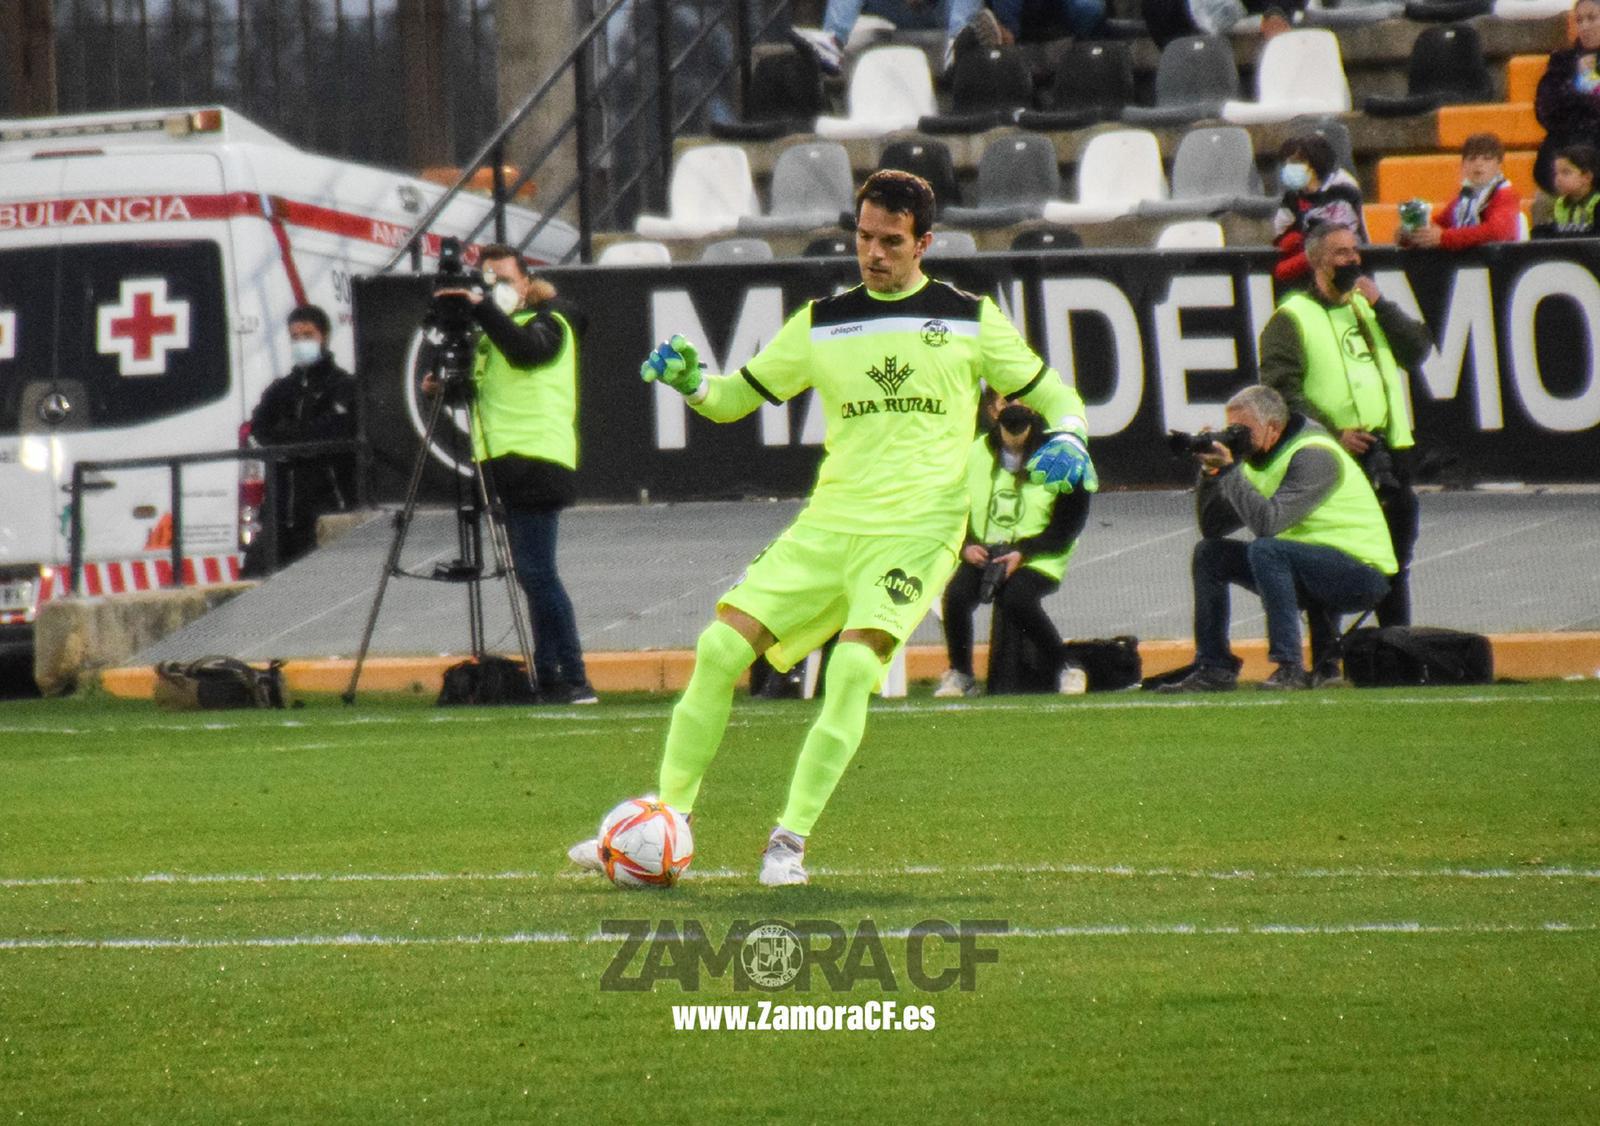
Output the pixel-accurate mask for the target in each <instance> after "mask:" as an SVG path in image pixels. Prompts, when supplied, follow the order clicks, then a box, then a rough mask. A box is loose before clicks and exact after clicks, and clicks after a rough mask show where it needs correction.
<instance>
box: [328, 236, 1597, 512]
mask: <svg viewBox="0 0 1600 1126" xmlns="http://www.w3.org/2000/svg"><path fill="white" fill-rule="evenodd" d="M1365 261H1366V265H1367V267H1368V269H1369V271H1370V272H1371V273H1372V274H1373V275H1374V277H1375V278H1376V280H1377V282H1378V285H1379V287H1380V288H1381V289H1382V291H1383V293H1384V295H1385V296H1387V297H1391V298H1393V299H1395V300H1396V301H1398V302H1399V303H1400V304H1401V305H1402V306H1403V307H1404V308H1406V309H1407V310H1408V311H1409V312H1411V313H1412V314H1413V315H1415V316H1420V317H1421V318H1422V319H1423V320H1424V321H1425V322H1426V323H1427V324H1428V326H1429V328H1430V329H1431V330H1432V332H1433V334H1434V337H1435V339H1436V341H1437V343H1438V349H1437V350H1436V351H1435V352H1434V353H1433V354H1432V355H1431V356H1430V357H1429V359H1428V360H1427V361H1426V362H1425V363H1424V364H1423V365H1421V366H1420V367H1419V368H1418V369H1417V370H1416V371H1413V372H1412V373H1411V379H1410V390H1411V399H1412V407H1413V417H1414V420H1415V424H1416V430H1417V440H1418V444H1419V447H1420V448H1421V449H1422V450H1423V451H1424V452H1430V451H1431V452H1432V453H1434V454H1435V455H1439V454H1448V455H1450V458H1451V460H1453V462H1454V464H1455V465H1456V467H1457V469H1456V473H1457V476H1458V477H1460V478H1462V479H1466V480H1473V481H1524V482H1573V481H1580V482H1581V481H1597V480H1600V371H1597V367H1596V355H1597V348H1596V344H1597V342H1600V241H1590V240H1570V241H1562V242H1551V243H1521V244H1511V245H1504V246H1496V247H1490V248H1486V249H1483V250H1479V251H1474V252H1467V253H1459V254H1449V253H1441V252H1432V253H1430V252H1416V251H1413V252H1401V251H1395V250H1372V251H1370V252H1368V253H1367V255H1366V259H1365ZM1272 262H1273V255H1272V253H1271V252H1270V251H1260V250H1240V251H1229V250H1223V251H1204V252H1199V251H1197V252H1193V253H1185V252H1176V253H1175V252H1171V251H1163V252H1159V253H1157V252H1154V251H1116V252H1104V253H1080V252H1074V253H1069V254H1050V255H1029V254H993V255H980V256H977V257H972V258H961V259H949V260H946V261H942V262H934V263H930V264H928V267H927V270H928V273H930V274H932V275H934V276H936V277H941V278H944V279H946V280H949V281H951V282H953V283H955V284H957V285H960V286H962V287H963V288H966V289H970V290H972V291H974V292H979V293H984V294H987V295H990V296H992V297H994V298H995V300H996V301H997V302H999V304H1000V307H1001V309H1002V311H1003V312H1005V313H1006V314H1007V315H1008V316H1009V317H1010V318H1011V319H1012V320H1013V321H1014V322H1015V323H1017V324H1018V326H1019V327H1020V328H1021V329H1022V331H1023V332H1024V334H1025V335H1026V336H1027V338H1028V340H1029V341H1030V342H1031V343H1032V344H1033V345H1034V347H1035V348H1036V349H1037V350H1038V351H1039V353H1040V354H1041V355H1042V356H1044V357H1045V358H1046V359H1047V360H1048V361H1049V362H1050V363H1051V364H1052V365H1053V366H1055V367H1056V369H1057V370H1059V371H1060V372H1061V373H1062V375H1063V376H1065V377H1066V378H1067V379H1069V380H1075V381H1076V383H1077V386H1078V389H1079V391H1080V392H1081V393H1082V394H1083V396H1084V399H1085V401H1086V403H1087V404H1088V406H1089V424H1090V432H1091V438H1092V446H1093V450H1094V455H1095V461H1096V465H1097V466H1098V467H1099V470H1100V478H1101V481H1102V483H1103V485H1104V487H1108V488H1116V487H1132V486H1151V485H1173V484H1179V483H1183V482H1185V481H1187V480H1188V477H1189V467H1188V466H1187V465H1185V464H1183V463H1181V462H1177V461H1175V460H1174V459H1173V458H1172V457H1171V456H1170V455H1169V454H1168V453H1167V451H1166V445H1165V442H1164V441H1163V435H1164V434H1165V432H1166V431H1167V430H1169V429H1182V430H1195V429H1199V428H1201V427H1204V426H1208V425H1214V424H1216V423H1218V422H1220V421H1221V416H1222V407H1221V404H1222V403H1223V402H1224V401H1225V400H1226V399H1227V398H1228V396H1229V395H1230V394H1232V393H1233V392H1234V391H1235V390H1237V389H1238V388H1240V387H1242V386H1244V385H1245V384H1246V383H1249V382H1252V381H1253V380H1254V379H1255V371H1256V357H1255V341H1256V339H1257V337H1258V336H1259V334H1260V331H1261V327H1262V325H1264V324H1265V322H1266V319H1267V317H1269V316H1270V315H1271V313H1272V308H1273V301H1274V297H1275V290H1274V284H1273V281H1272V276H1271V267H1272ZM546 276H547V277H548V278H549V279H550V280H551V281H552V282H554V283H555V285H556V286H557V287H558V288H559V289H560V290H561V293H562V296H563V297H565V298H568V299H569V300H573V301H576V302H577V303H578V304H580V305H582V306H583V307H584V308H585V309H586V310H587V312H588V314H589V317H590V325H589V331H588V333H587V335H586V337H585V338H584V340H583V342H582V348H581V355H582V361H581V363H582V367H581V392H580V395H581V401H580V416H581V420H580V451H581V453H580V459H581V465H580V467H579V492H580V495H581V496H583V497H584V498H585V499H590V500H636V499H638V498H639V497H640V496H641V494H642V493H647V494H648V495H649V496H650V497H651V498H653V499H658V500H686V499H707V498H724V497H739V496H798V495H802V494H804V493H805V492H806V491H807V490H808V489H809V488H810V486H811V482H812V478H813V476H814V474H815V471H816V465H817V461H818V457H819V454H820V445H821V440H822V433H823V420H822V419H821V418H820V417H818V408H817V406H816V404H815V403H814V396H812V395H811V394H809V393H807V394H804V395H801V396H799V397H798V398H796V399H794V400H793V401H791V402H789V403H786V404H783V405H782V406H770V407H763V408H762V409H761V410H760V411H758V412H757V413H756V414H754V415H752V416H750V417H749V418H746V419H744V420H742V421H740V422H737V423H732V424H728V425H721V426H719V425H715V424H713V423H710V422H707V421H705V420H704V419H701V418H700V417H699V416H697V415H695V414H694V413H693V412H692V411H689V410H688V409H687V408H686V407H685V406H684V404H683V403H682V401H681V399H680V398H679V397H678V396H677V394H676V393H675V392H672V391H670V390H668V389H665V388H659V387H656V386H654V385H646V384H644V383H642V382H641V381H640V379H639V364H640V362H641V361H642V360H643V359H644V357H645V355H646V354H647V353H648V352H649V350H650V349H651V348H652V347H654V345H655V343H656V342H657V341H659V340H662V339H665V338H666V337H668V336H670V335H671V334H672V333H674V332H681V333H683V334H684V335H685V336H687V337H689V338H690V339H692V340H694V341H695V342H696V344H698V345H699V346H700V348H701V357H702V359H704V360H705V361H706V362H707V364H708V366H709V367H710V369H711V370H712V371H732V370H737V368H738V366H739V365H740V364H742V363H743V362H744V361H745V360H746V359H748V358H749V357H750V356H751V355H753V354H754V353H755V351H756V350H757V349H759V348H760V347H761V346H762V345H763V344H765V342H766V341H768V340H770V339H771V338H772V336H773V335H774V334H775V333H776V332H777V330H778V328H779V326H780V325H781V324H782V323H783V319H784V318H785V316H787V315H788V314H789V313H791V312H793V310H794V309H796V308H797V307H798V306H799V305H801V304H802V303H803V302H804V301H805V300H807V299H808V298H811V297H814V296H818V295H822V294H826V293H829V292H833V291H835V290H837V289H840V288H843V287H846V286H848V285H851V284H854V283H855V281H856V269H855V264H854V262H853V261H851V260H849V259H843V260H840V259H832V260H826V259H799V260H785V261H774V262H766V263H758V264H751V265H738V266H727V265H698V264H684V265H673V266H651V267H628V268H613V267H573V268H566V269H559V270H551V271H549V272H548V274H547V275H546ZM427 297H428V282H427V280H426V279H419V278H416V277H407V276H400V277H382V278H368V279H358V280H357V283H356V299H355V300H356V305H355V321H356V334H357V359H358V365H359V371H360V374H361V376H362V379H363V383H364V386H365V388H366V401H365V406H366V426H367V433H368V437H369V438H370V439H371V441H372V443H373V447H374V451H375V455H376V456H375V463H376V467H377V472H376V478H375V481H374V486H375V494H374V495H375V496H377V497H378V498H380V499H384V500H393V499H395V498H396V497H398V496H400V495H402V494H403V491H404V484H405V480H404V473H405V469H406V468H407V467H408V466H409V465H410V463H411V460H412V458H413V456H414V454H415V451H416V448H417V438H418V434H419V433H420V422H421V418H422V414H423V411H424V410H425V407H424V405H423V404H421V403H420V402H419V400H418V398H417V397H416V395H415V393H414V387H415V383H416V376H415V374H414V369H415V366H416V365H417V363H418V362H419V353H423V356H422V358H423V359H425V348H422V347H420V346H419V334H418V331H417V327H418V322H419V320H420V318H421V316H422V314H423V312H424V311H425V309H426V306H427ZM460 425H462V416H460V415H455V416H451V417H449V418H447V419H446V422H445V424H444V425H443V427H442V429H443V430H444V431H445V432H446V433H453V432H455V431H456V430H458V428H459V426H460ZM1436 460H1437V458H1436ZM449 481H450V477H449V474H448V472H447V471H446V470H445V469H444V468H443V460H442V459H440V458H435V459H430V467H429V471H428V473H427V474H426V475H425V478H424V490H423V495H424V496H425V497H426V498H427V499H430V500H440V499H448V496H449V495H453V494H450V493H448V490H449V488H450V486H449Z"/></svg>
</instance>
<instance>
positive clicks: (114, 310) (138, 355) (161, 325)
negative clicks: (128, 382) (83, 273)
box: [96, 278, 189, 375]
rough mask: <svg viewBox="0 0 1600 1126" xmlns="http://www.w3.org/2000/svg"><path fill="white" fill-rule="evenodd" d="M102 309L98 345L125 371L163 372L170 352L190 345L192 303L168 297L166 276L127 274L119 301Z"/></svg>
mask: <svg viewBox="0 0 1600 1126" xmlns="http://www.w3.org/2000/svg"><path fill="white" fill-rule="evenodd" d="M98 312H99V317H98V324H97V329H98V339H97V340H96V347H97V348H98V350H99V351H101V352H103V353H105V354H107V355H111V354H115V355H116V357H117V370H118V372H120V373H121V374H123V375H163V374H165V373H166V370H167V353H168V352H169V351H171V350H173V349H182V348H187V347H188V346H189V303H188V302H187V301H169V300H168V299H167V279H166V278H125V279H124V280H123V282H122V286H121V289H120V290H119V293H118V298H117V303H116V304H114V305H102V306H100V308H99V311H98Z"/></svg>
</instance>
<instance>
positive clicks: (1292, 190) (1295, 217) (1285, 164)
mask: <svg viewBox="0 0 1600 1126" xmlns="http://www.w3.org/2000/svg"><path fill="white" fill-rule="evenodd" d="M1278 162H1279V164H1278V182H1279V184H1281V185H1282V186H1283V205H1282V206H1281V207H1279V208H1278V212H1277V214H1276V215H1274V216H1273V217H1272V232H1273V239H1272V245H1274V246H1276V247H1277V248H1278V262H1277V265H1275V266H1274V267H1273V268H1272V276H1273V277H1275V278H1277V279H1278V281H1280V282H1283V283H1285V284H1288V283H1291V282H1298V283H1305V282H1307V281H1308V280H1309V277H1310V274H1311V264H1310V262H1309V261H1308V260H1307V258H1306V253H1305V244H1306V234H1307V232H1309V231H1310V230H1312V229H1313V228H1314V227H1318V226H1322V225H1331V226H1336V227H1345V228H1348V229H1349V230H1351V231H1354V232H1355V236H1356V241H1357V242H1366V241H1367V227H1366V223H1365V222H1364V221H1363V220H1362V217H1361V202H1362V201H1361V185H1360V184H1358V183H1356V178H1355V177H1354V176H1352V175H1350V173H1349V172H1347V171H1345V170H1344V169H1343V168H1340V167H1339V157H1338V155H1337V154H1336V153H1335V152H1334V151H1333V145H1332V144H1330V143H1329V142H1328V139H1327V138H1326V137H1324V136H1322V135H1321V134H1320V133H1305V134H1302V135H1301V136H1298V137H1290V138H1289V139H1288V140H1287V141H1285V142H1283V145H1282V146H1281V147H1280V148H1279V149H1278Z"/></svg>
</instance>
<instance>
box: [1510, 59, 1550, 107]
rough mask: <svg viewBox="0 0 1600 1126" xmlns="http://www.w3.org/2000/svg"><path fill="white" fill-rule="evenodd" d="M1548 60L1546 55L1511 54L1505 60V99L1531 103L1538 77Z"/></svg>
mask: <svg viewBox="0 0 1600 1126" xmlns="http://www.w3.org/2000/svg"><path fill="white" fill-rule="evenodd" d="M1549 62H1550V57H1549V56H1548V55H1513V56H1511V58H1509V59H1507V60H1506V101H1508V102H1513V103H1514V102H1529V103H1532V101H1533V95H1534V92H1535V91H1536V90H1538V89H1539V79H1541V78H1543V77H1544V68H1545V66H1546V65H1547V64H1548V63H1549Z"/></svg>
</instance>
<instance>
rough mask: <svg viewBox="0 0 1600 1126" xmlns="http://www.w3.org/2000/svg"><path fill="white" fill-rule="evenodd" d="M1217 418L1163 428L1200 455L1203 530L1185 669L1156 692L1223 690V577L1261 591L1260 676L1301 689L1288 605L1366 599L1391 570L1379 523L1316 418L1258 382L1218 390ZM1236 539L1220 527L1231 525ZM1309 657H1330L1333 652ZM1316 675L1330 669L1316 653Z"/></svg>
mask: <svg viewBox="0 0 1600 1126" xmlns="http://www.w3.org/2000/svg"><path fill="white" fill-rule="evenodd" d="M1227 420H1228V429H1226V430H1224V431H1222V432H1221V433H1220V434H1216V435H1200V436H1190V435H1174V436H1173V438H1174V445H1175V446H1177V445H1179V444H1182V445H1183V447H1184V448H1185V449H1187V451H1188V452H1189V453H1191V454H1192V455H1193V456H1194V458H1195V460H1196V461H1197V462H1198V463H1199V465H1200V483H1199V487H1198V488H1197V490H1196V494H1195V508H1196V513H1197V515H1198V517H1199V522H1200V534H1201V536H1202V537H1203V538H1202V539H1201V540H1200V542H1199V543H1197V544H1195V546H1194V557H1193V562H1192V567H1191V573H1192V577H1193V582H1194V648H1195V664H1194V671H1193V672H1191V673H1190V674H1189V675H1188V676H1187V677H1185V678H1184V679H1182V680H1180V681H1178V682H1176V683H1174V684H1167V685H1164V686H1163V687H1162V689H1161V690H1162V691H1164V692H1227V691H1231V690H1232V689H1233V688H1234V687H1235V685H1236V684H1237V681H1238V669H1239V660H1238V658H1236V657H1235V656H1234V655H1233V651H1232V649H1231V648H1230V647H1229V644H1228V625H1229V621H1230V618H1231V616H1232V608H1231V604H1230V597H1229V589H1228V588H1229V586H1230V585H1237V586H1242V587H1244V588H1245V589H1246V590H1249V591H1252V592H1254V593H1255V594H1257V595H1259V596H1260V598H1261V606H1262V609H1263V610H1264V611H1265V612H1266V618H1267V656H1268V658H1269V659H1271V660H1272V661H1273V662H1275V663H1276V664H1277V666H1278V667H1277V670H1276V671H1274V672H1273V674H1272V675H1271V677H1269V678H1268V679H1267V680H1266V681H1265V682H1264V683H1263V684H1262V685H1261V687H1263V688H1271V689H1298V688H1310V687H1312V685H1313V678H1312V676H1311V674H1310V673H1308V672H1307V671H1306V669H1305V666H1304V664H1303V663H1302V661H1301V633H1300V607H1301V606H1302V605H1305V606H1306V607H1307V608H1308V609H1310V610H1311V611H1312V612H1313V613H1326V614H1329V615H1337V614H1341V613H1354V612H1358V611H1362V610H1370V609H1371V608H1372V607H1373V606H1375V605H1377V603H1378V601H1379V600H1380V599H1381V598H1383V596H1384V595H1385V594H1387V593H1388V591H1389V580H1390V577H1391V576H1393V575H1394V573H1395V569H1396V568H1395V558H1394V549H1393V547H1392V546H1391V544H1390V541H1389V529H1388V527H1387V526H1386V525H1385V523H1384V519H1383V513H1382V511H1381V510H1380V509H1379V508H1378V499H1377V497H1376V496H1374V495H1373V491H1372V486H1371V485H1370V484H1368V482H1367V478H1366V475H1365V474H1364V473H1363V472H1362V471H1361V467H1360V466H1359V465H1357V464H1356V462H1355V459H1354V458H1352V457H1351V456H1350V454H1349V453H1348V452H1346V450H1345V449H1344V448H1343V447H1342V446H1340V444H1339V443H1338V442H1337V441H1336V440H1335V439H1334V437H1333V436H1332V435H1331V434H1329V433H1328V431H1327V430H1325V429H1324V428H1323V427H1321V426H1319V425H1318V424H1317V423H1315V422H1313V421H1311V420H1310V419H1309V418H1307V417H1306V416H1304V415H1302V414H1296V413H1291V412H1290V411H1289V409H1288V407H1287V406H1286V405H1285V403H1284V401H1283V397H1282V396H1281V395H1279V394H1278V393H1277V392H1276V391H1274V390H1273V389H1272V388H1270V387H1264V386H1261V385H1260V384H1257V385H1255V386H1251V387H1246V388H1245V389H1244V390H1243V391H1240V392H1239V393H1238V394H1236V395H1234V396H1233V398H1231V399H1229V400H1228V405H1227ZM1241 526H1242V527H1246V528H1248V529H1249V530H1250V531H1251V532H1253V533H1255V535H1256V537H1257V538H1256V539H1254V540H1251V541H1249V542H1246V541H1244V540H1239V539H1230V538H1227V537H1228V535H1229V533H1231V532H1233V531H1235V530H1236V529H1238V528H1240V527H1241ZM1318 656H1319V657H1333V659H1334V660H1336V656H1335V655H1333V654H1328V655H1323V654H1318ZM1317 668H1318V677H1317V681H1318V682H1325V681H1327V680H1330V679H1332V678H1333V677H1334V676H1336V675H1337V665H1336V664H1332V665H1327V666H1325V665H1324V664H1323V663H1321V662H1320V661H1319V663H1318V666H1317Z"/></svg>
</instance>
